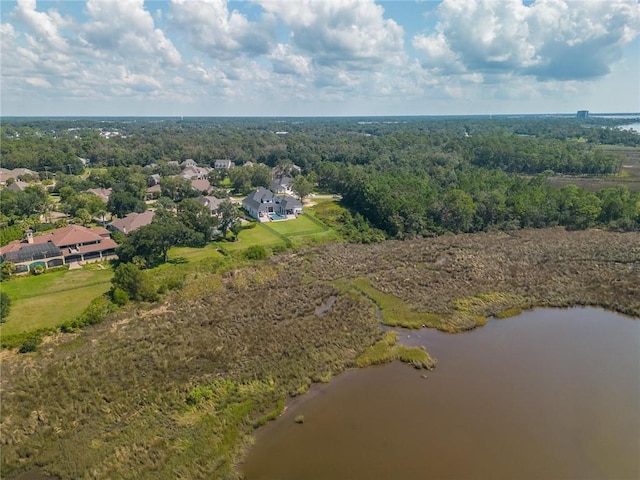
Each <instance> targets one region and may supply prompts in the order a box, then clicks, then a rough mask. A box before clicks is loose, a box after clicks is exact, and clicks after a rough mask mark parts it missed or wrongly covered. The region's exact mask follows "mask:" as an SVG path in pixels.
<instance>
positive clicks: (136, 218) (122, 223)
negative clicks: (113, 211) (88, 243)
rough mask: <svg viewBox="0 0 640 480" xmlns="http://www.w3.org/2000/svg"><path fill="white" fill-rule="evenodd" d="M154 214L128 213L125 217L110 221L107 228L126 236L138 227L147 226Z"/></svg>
mask: <svg viewBox="0 0 640 480" xmlns="http://www.w3.org/2000/svg"><path fill="white" fill-rule="evenodd" d="M155 214H156V212H155V211H154V210H145V211H144V212H142V213H130V214H129V215H127V216H126V217H123V218H118V219H116V220H114V221H112V222H111V223H110V224H109V228H110V229H111V230H117V231H118V232H120V233H123V234H125V235H127V234H129V233H131V232H135V231H136V230H137V229H139V228H140V227H144V226H145V225H149V224H150V223H151V221H152V220H153V217H154V216H155Z"/></svg>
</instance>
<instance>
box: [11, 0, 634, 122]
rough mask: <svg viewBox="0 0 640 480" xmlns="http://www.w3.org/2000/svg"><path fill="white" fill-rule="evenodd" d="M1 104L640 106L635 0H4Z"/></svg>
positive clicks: (107, 107) (39, 110) (376, 111)
mask: <svg viewBox="0 0 640 480" xmlns="http://www.w3.org/2000/svg"><path fill="white" fill-rule="evenodd" d="M0 40H1V51H0V53H1V55H0V80H1V82H0V115H3V116H85V115H86V116H156V115H158V116H365V115H366V116H369V115H468V114H469V115H471V114H525V113H572V112H575V111H577V110H583V109H584V110H590V111H592V112H639V111H640V3H639V1H638V0H582V1H574V0H536V1H522V0H442V1H428V0H419V1H379V0H378V1H376V0H252V1H242V2H237V1H227V0H193V1H191V0H162V1H145V0H48V1H39V0H17V1H15V0H11V1H9V0H0Z"/></svg>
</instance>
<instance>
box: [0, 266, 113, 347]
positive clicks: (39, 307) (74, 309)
mask: <svg viewBox="0 0 640 480" xmlns="http://www.w3.org/2000/svg"><path fill="white" fill-rule="evenodd" d="M112 276H113V271H112V270H111V269H109V268H108V269H105V270H78V271H60V272H52V273H45V274H42V275H39V276H28V277H23V278H17V279H13V280H11V281H9V282H3V284H2V287H1V288H2V291H4V292H6V293H7V294H8V295H9V298H11V313H10V314H9V317H8V318H7V321H6V322H5V323H3V324H2V326H0V335H13V334H15V333H21V332H27V331H31V330H35V329H38V328H45V327H55V326H56V325H59V324H61V323H62V322H65V321H67V320H72V319H73V318H75V317H77V316H78V315H80V314H81V313H82V312H83V311H84V309H85V308H87V307H88V306H89V304H90V303H91V301H92V300H93V299H94V298H96V297H98V296H100V295H102V294H104V293H105V292H107V291H108V290H109V288H111V277H112Z"/></svg>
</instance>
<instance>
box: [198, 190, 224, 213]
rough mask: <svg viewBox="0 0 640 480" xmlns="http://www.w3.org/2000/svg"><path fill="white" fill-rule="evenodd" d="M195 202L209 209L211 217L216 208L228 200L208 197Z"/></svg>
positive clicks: (202, 197)
mask: <svg viewBox="0 0 640 480" xmlns="http://www.w3.org/2000/svg"><path fill="white" fill-rule="evenodd" d="M196 200H197V201H198V202H200V203H201V204H202V205H204V206H205V207H207V208H208V209H209V211H210V212H211V215H216V216H217V213H216V210H218V207H219V206H220V204H221V203H222V202H224V201H225V200H227V201H228V200H229V199H228V198H217V197H210V196H204V195H203V196H201V197H198V198H196Z"/></svg>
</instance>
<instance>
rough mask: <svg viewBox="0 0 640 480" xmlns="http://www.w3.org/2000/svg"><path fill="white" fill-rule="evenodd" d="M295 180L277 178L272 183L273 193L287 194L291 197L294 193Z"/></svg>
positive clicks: (283, 177)
mask: <svg viewBox="0 0 640 480" xmlns="http://www.w3.org/2000/svg"><path fill="white" fill-rule="evenodd" d="M292 188H293V178H291V177H286V176H282V177H277V178H275V179H274V180H273V182H271V191H272V192H274V193H276V194H283V193H284V194H287V195H291V194H292V193H293V190H292Z"/></svg>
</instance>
